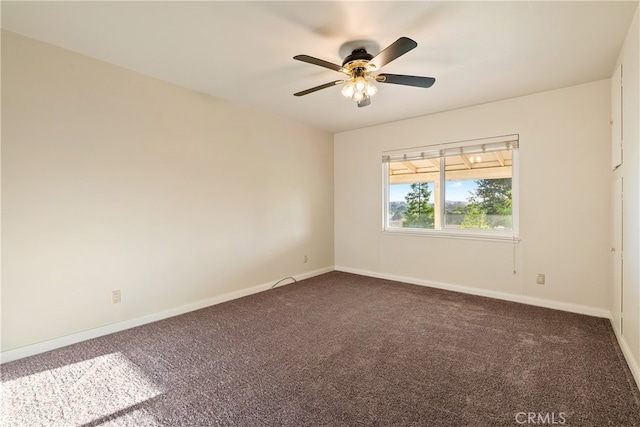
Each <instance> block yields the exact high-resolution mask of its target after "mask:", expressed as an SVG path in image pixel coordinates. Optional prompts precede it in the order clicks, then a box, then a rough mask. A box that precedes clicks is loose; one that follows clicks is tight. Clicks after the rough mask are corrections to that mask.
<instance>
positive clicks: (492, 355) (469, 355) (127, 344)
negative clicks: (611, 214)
mask: <svg viewBox="0 0 640 427" xmlns="http://www.w3.org/2000/svg"><path fill="white" fill-rule="evenodd" d="M1 368H2V373H1V377H2V392H1V393H2V420H1V425H3V426H20V427H22V426H36V425H39V426H87V427H88V426H103V425H113V426H118V425H122V426H374V425H375V426H456V427H459V426H518V425H541V424H547V425H551V424H553V425H571V426H607V425H610V426H640V392H639V391H638V389H637V387H636V386H635V383H634V382H633V378H632V376H631V373H630V371H629V369H628V367H627V365H626V364H625V362H624V358H623V355H622V353H621V351H620V349H619V347H618V344H617V342H616V339H615V335H614V333H613V330H612V328H611V325H610V322H609V320H607V319H601V318H596V317H589V316H584V315H578V314H573V313H567V312H562V311H557V310H551V309H545V308H540V307H534V306H528V305H523V304H517V303H512V302H507V301H501V300H496V299H491V298H483V297H478V296H472V295H466V294H461V293H455V292H449V291H444V290H438V289H432V288H427V287H421V286H415V285H408V284H403V283H398V282H393V281H388V280H380V279H374V278H370V277H364V276H358V275H354V274H348V273H342V272H331V273H327V274H324V275H321V276H317V277H314V278H311V279H307V280H304V281H300V282H298V283H295V284H291V285H286V286H281V287H276V288H275V289H272V290H269V291H265V292H262V293H259V294H255V295H251V296H248V297H244V298H240V299H237V300H233V301H229V302H226V303H223V304H219V305H215V306H211V307H208V308H205V309H202V310H197V311H193V312H190V313H187V314H184V315H180V316H176V317H173V318H170V319H165V320H162V321H159V322H154V323H151V324H147V325H144V326H140V327H136V328H132V329H129V330H125V331H122V332H118V333H115V334H111V335H108V336H103V337H100V338H96V339H92V340H88V341H84V342H82V343H78V344H74V345H71V346H68V347H64V348H60V349H57V350H54V351H50V352H47V353H43V354H39V355H36V356H32V357H28V358H24V359H21V360H17V361H14V362H10V363H6V364H4V365H2V367H1Z"/></svg>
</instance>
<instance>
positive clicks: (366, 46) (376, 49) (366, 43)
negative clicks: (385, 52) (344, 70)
mask: <svg viewBox="0 0 640 427" xmlns="http://www.w3.org/2000/svg"><path fill="white" fill-rule="evenodd" d="M360 49H362V50H364V51H365V52H366V53H368V54H371V55H377V54H378V53H380V45H379V44H378V43H377V42H375V41H373V40H350V41H347V42H345V43H343V44H342V46H340V48H339V49H338V54H339V55H340V58H346V57H347V56H349V55H353V54H354V51H356V50H360Z"/></svg>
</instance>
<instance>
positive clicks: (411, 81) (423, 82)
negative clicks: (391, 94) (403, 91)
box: [375, 74, 436, 87]
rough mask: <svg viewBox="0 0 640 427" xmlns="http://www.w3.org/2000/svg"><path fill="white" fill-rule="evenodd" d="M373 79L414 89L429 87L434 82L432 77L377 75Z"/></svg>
mask: <svg viewBox="0 0 640 427" xmlns="http://www.w3.org/2000/svg"><path fill="white" fill-rule="evenodd" d="M375 79H376V81H377V82H380V83H391V84H394V85H405V86H415V87H431V86H433V84H434V83H435V82H436V79H434V78H433V77H420V76H405V75H402V74H378V75H377V76H376V77H375Z"/></svg>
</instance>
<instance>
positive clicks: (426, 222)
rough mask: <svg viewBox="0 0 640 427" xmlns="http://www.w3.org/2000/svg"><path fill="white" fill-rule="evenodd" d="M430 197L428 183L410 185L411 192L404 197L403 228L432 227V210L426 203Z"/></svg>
mask: <svg viewBox="0 0 640 427" xmlns="http://www.w3.org/2000/svg"><path fill="white" fill-rule="evenodd" d="M430 197H431V191H430V190H429V184H428V183H426V182H418V183H413V184H411V191H410V192H409V193H407V195H406V196H405V200H406V201H407V210H406V211H405V212H404V220H403V221H402V226H403V227H411V228H433V227H434V209H433V206H429V203H428V202H429V198H430Z"/></svg>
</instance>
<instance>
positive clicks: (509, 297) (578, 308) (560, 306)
mask: <svg viewBox="0 0 640 427" xmlns="http://www.w3.org/2000/svg"><path fill="white" fill-rule="evenodd" d="M336 270H337V271H343V272H345V273H353V274H359V275H361V276H369V277H375V278H378V279H386V280H393V281H396V282H404V283H410V284H412V285H420V286H426V287H430V288H438V289H444V290H447V291H454V292H461V293H464V294H471V295H478V296H482V297H489V298H496V299H501V300H505V301H512V302H519V303H522V304H528V305H535V306H538V307H545V308H552V309H555V310H562V311H568V312H571V313H578V314H586V315H588V316H594V317H603V318H605V319H609V318H611V313H610V312H609V311H608V310H604V309H601V308H595V307H588V306H584V305H578V304H568V303H564V302H558V301H551V300H545V299H541V298H532V297H528V296H525V295H516V294H510V293H506V292H498V291H490V290H486V289H478V288H472V287H470V286H462V285H452V284H449V283H442V282H433V281H430V280H423V279H416V278H413V277H405V276H397V275H394V274H385V273H379V272H377V271H370V270H359V269H355V268H349V267H342V266H338V265H337V266H336Z"/></svg>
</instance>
